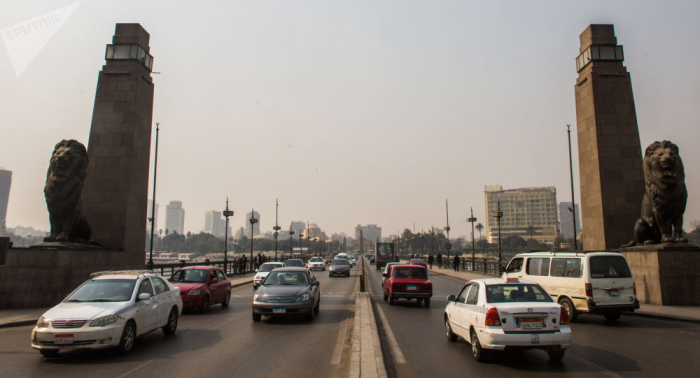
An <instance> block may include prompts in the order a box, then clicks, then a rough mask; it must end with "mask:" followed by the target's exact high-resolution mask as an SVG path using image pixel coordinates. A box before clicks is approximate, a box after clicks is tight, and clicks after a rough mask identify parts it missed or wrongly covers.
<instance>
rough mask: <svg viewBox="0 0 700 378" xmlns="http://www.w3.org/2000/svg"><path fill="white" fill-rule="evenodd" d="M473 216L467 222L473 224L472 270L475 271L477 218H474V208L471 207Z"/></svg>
mask: <svg viewBox="0 0 700 378" xmlns="http://www.w3.org/2000/svg"><path fill="white" fill-rule="evenodd" d="M469 209H470V210H471V214H472V216H471V217H469V219H467V222H470V223H471V224H472V271H474V255H475V254H476V249H475V247H474V222H476V218H474V208H473V207H470V208H469Z"/></svg>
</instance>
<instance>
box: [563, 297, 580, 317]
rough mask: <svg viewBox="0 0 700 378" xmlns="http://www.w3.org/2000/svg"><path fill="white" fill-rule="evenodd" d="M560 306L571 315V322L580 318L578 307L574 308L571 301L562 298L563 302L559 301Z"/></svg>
mask: <svg viewBox="0 0 700 378" xmlns="http://www.w3.org/2000/svg"><path fill="white" fill-rule="evenodd" d="M559 304H560V305H561V306H562V307H564V310H566V313H567V314H568V315H569V321H570V322H572V323H573V322H574V320H576V318H577V317H578V311H576V307H574V304H573V303H572V302H571V299H569V298H562V300H560V301H559Z"/></svg>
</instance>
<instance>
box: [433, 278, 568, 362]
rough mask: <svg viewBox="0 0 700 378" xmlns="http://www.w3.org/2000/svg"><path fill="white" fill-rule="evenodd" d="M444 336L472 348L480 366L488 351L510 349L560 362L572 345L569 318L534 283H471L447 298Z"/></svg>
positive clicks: (482, 281)
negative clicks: (539, 351) (530, 351)
mask: <svg viewBox="0 0 700 378" xmlns="http://www.w3.org/2000/svg"><path fill="white" fill-rule="evenodd" d="M445 331H446V336H447V339H448V340H449V341H452V342H454V341H456V340H457V336H460V337H462V338H463V339H465V340H466V341H467V342H468V343H470V344H471V346H472V355H473V356H474V359H475V360H477V361H480V362H481V361H483V360H484V357H485V350H504V349H506V348H508V349H543V350H546V351H547V353H548V354H549V358H550V359H551V360H553V361H560V360H561V359H562V358H564V353H565V352H566V349H567V348H568V347H569V345H571V328H570V327H569V316H568V314H567V312H566V311H565V310H563V309H562V307H561V305H559V304H557V303H556V302H554V301H553V300H552V298H551V297H550V296H549V294H547V292H546V291H545V290H544V289H543V288H542V287H541V286H540V285H538V284H537V283H536V282H533V281H525V280H519V279H517V278H509V279H507V280H504V279H501V278H488V279H477V280H471V281H469V282H467V283H466V284H465V285H464V287H463V288H462V290H461V291H460V292H459V295H457V297H455V296H454V295H450V296H449V297H447V307H445Z"/></svg>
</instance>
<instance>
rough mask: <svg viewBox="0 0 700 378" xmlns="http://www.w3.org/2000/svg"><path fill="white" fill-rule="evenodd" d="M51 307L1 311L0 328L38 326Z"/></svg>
mask: <svg viewBox="0 0 700 378" xmlns="http://www.w3.org/2000/svg"><path fill="white" fill-rule="evenodd" d="M253 277H254V274H247V275H245V276H242V277H239V276H231V277H229V278H231V287H239V286H245V285H248V284H250V283H252V282H253ZM50 308H51V307H42V308H18V309H0V328H8V327H22V326H27V325H33V324H36V322H37V320H39V318H40V317H41V315H43V314H44V313H45V312H46V311H48V310H49V309H50Z"/></svg>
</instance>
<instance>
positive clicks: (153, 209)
mask: <svg viewBox="0 0 700 378" xmlns="http://www.w3.org/2000/svg"><path fill="white" fill-rule="evenodd" d="M159 125H160V122H156V155H155V158H156V159H155V163H154V164H153V203H152V204H151V217H150V218H148V220H149V221H150V222H151V251H150V252H149V255H148V269H150V270H153V227H154V225H155V222H156V174H157V173H158V131H159V130H160V128H159V127H158V126H159ZM574 218H575V217H574ZM574 239H576V235H574Z"/></svg>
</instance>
